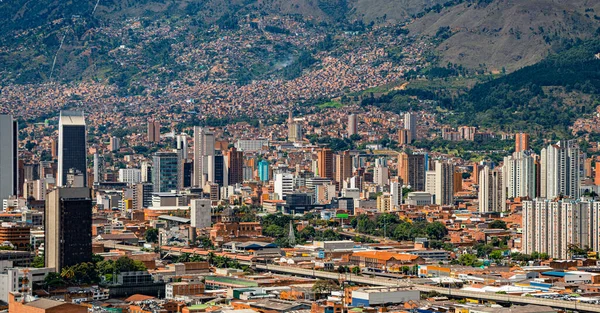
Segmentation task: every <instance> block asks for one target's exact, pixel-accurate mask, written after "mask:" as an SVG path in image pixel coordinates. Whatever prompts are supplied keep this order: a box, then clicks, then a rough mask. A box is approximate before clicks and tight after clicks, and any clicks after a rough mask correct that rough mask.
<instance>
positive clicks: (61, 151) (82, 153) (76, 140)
mask: <svg viewBox="0 0 600 313" xmlns="http://www.w3.org/2000/svg"><path fill="white" fill-rule="evenodd" d="M86 157H87V151H86V127H85V117H84V116H83V112H81V111H61V112H60V119H59V121H58V175H57V176H58V177H57V183H56V185H57V186H58V187H64V186H65V185H66V183H67V174H68V173H69V170H71V169H74V170H76V171H80V172H81V174H82V175H83V181H84V184H85V186H87V159H86Z"/></svg>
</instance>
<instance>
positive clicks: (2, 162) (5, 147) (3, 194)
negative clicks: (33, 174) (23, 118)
mask: <svg viewBox="0 0 600 313" xmlns="http://www.w3.org/2000/svg"><path fill="white" fill-rule="evenodd" d="M0 134H1V135H0V201H2V200H4V199H8V198H9V197H10V196H16V195H18V194H19V168H18V167H19V153H18V149H19V145H18V142H19V127H18V124H17V121H15V120H13V117H12V115H4V114H0Z"/></svg>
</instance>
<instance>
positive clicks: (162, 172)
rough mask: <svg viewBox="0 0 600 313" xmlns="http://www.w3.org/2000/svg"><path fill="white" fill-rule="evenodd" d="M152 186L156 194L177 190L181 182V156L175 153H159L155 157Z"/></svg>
mask: <svg viewBox="0 0 600 313" xmlns="http://www.w3.org/2000/svg"><path fill="white" fill-rule="evenodd" d="M152 159H153V163H154V164H153V166H152V184H153V185H154V192H170V191H171V190H177V187H178V182H179V177H178V176H179V156H178V155H177V153H174V152H157V153H155V154H154V155H153V158H152Z"/></svg>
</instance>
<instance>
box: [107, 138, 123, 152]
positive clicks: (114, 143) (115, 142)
mask: <svg viewBox="0 0 600 313" xmlns="http://www.w3.org/2000/svg"><path fill="white" fill-rule="evenodd" d="M108 146H109V148H110V151H112V152H114V151H117V150H119V149H120V148H121V139H119V138H118V137H116V136H111V137H110V142H109V144H108Z"/></svg>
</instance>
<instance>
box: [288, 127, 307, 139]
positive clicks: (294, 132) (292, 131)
mask: <svg viewBox="0 0 600 313" xmlns="http://www.w3.org/2000/svg"><path fill="white" fill-rule="evenodd" d="M302 138H303V134H302V124H300V123H298V122H292V123H290V124H289V126H288V141H289V142H300V141H302Z"/></svg>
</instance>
